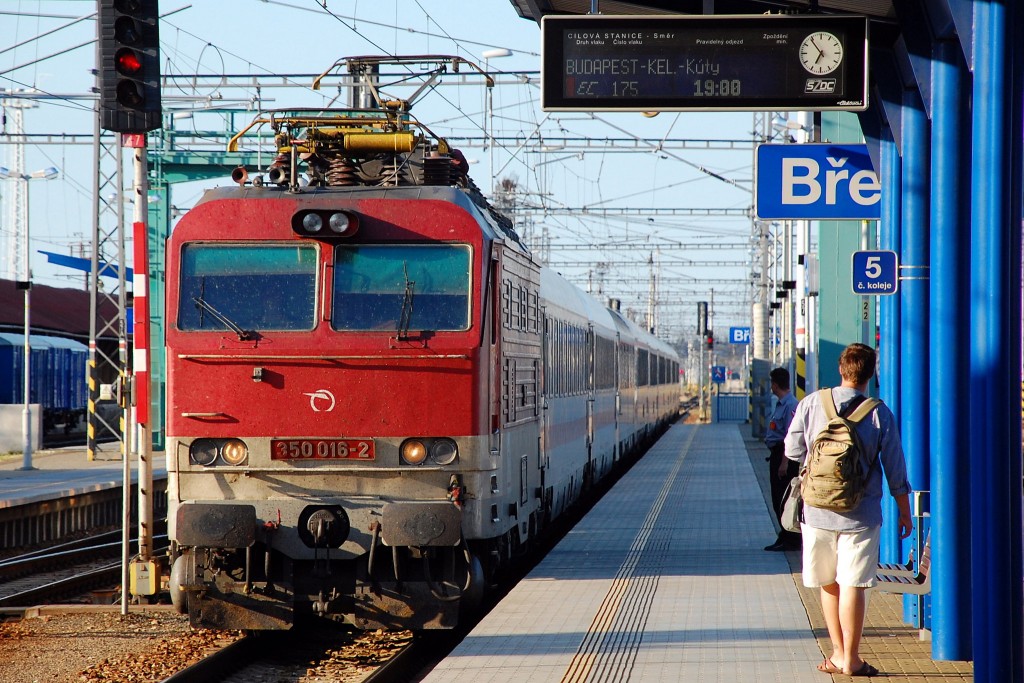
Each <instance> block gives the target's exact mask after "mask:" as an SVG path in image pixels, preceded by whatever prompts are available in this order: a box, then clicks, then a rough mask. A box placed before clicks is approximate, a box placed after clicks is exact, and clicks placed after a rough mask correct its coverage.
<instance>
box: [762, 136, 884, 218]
mask: <svg viewBox="0 0 1024 683" xmlns="http://www.w3.org/2000/svg"><path fill="white" fill-rule="evenodd" d="M881 199H882V185H881V183H879V182H878V175H877V174H876V173H875V171H874V168H873V167H872V165H871V157H870V156H869V155H868V148H867V145H833V144H818V143H813V144H794V145H759V146H758V148H757V170H756V192H755V213H756V214H757V217H758V218H764V219H774V218H781V219H793V220H800V219H819V220H877V219H878V218H879V216H880V214H881Z"/></svg>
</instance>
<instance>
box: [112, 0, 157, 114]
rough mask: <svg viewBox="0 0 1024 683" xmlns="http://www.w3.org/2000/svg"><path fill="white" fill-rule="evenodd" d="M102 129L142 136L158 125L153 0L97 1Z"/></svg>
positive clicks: (155, 19) (155, 25)
mask: <svg viewBox="0 0 1024 683" xmlns="http://www.w3.org/2000/svg"><path fill="white" fill-rule="evenodd" d="M98 11H99V15H98V16H99V31H100V33H99V41H100V50H99V60H100V61H99V65H98V69H99V90H100V126H101V127H102V128H104V129H105V130H109V131H113V132H115V133H146V132H148V131H151V130H154V129H156V128H159V127H160V126H161V113H162V112H161V104H160V32H159V30H158V17H159V11H158V8H157V0H100V3H99V8H98Z"/></svg>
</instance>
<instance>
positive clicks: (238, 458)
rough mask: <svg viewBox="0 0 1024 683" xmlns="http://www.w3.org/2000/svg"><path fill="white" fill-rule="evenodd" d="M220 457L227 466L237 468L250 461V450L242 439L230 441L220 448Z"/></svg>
mask: <svg viewBox="0 0 1024 683" xmlns="http://www.w3.org/2000/svg"><path fill="white" fill-rule="evenodd" d="M220 457H221V458H223V459H224V462H226V463H227V464H229V465H232V466H235V467H237V466H238V465H243V464H245V461H246V460H248V459H249V448H248V447H247V446H246V445H245V443H243V442H242V440H241V439H228V440H227V441H225V442H224V445H223V446H221V447H220Z"/></svg>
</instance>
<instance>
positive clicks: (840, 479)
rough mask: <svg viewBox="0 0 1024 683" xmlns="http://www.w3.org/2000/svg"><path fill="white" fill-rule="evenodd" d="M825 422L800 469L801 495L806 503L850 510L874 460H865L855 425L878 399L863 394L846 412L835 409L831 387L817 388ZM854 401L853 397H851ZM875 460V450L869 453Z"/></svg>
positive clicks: (861, 490)
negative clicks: (856, 403)
mask: <svg viewBox="0 0 1024 683" xmlns="http://www.w3.org/2000/svg"><path fill="white" fill-rule="evenodd" d="M818 398H819V400H820V401H821V406H822V408H823V409H824V410H825V417H826V418H828V423H827V424H826V425H825V427H824V428H823V429H822V430H821V431H820V432H818V434H817V436H815V437H814V440H813V441H812V442H811V448H810V451H809V452H808V454H807V461H806V462H805V464H804V467H803V470H802V471H801V472H800V476H801V484H800V495H801V497H802V498H803V499H804V503H805V504H806V505H810V506H811V507H816V508H823V509H825V510H832V511H833V512H849V511H851V510H853V509H854V508H855V507H857V505H858V504H859V503H860V501H861V499H862V498H863V497H864V490H865V489H866V488H867V482H868V475H869V474H870V472H871V469H872V468H873V467H874V462H873V461H872V462H871V464H870V465H869V464H868V459H867V457H866V455H865V453H864V447H863V445H862V444H861V442H860V437H858V436H857V430H856V429H855V426H856V425H857V424H858V423H859V422H860V421H861V420H863V419H864V418H866V417H867V416H868V415H870V414H871V411H873V410H874V409H875V408H876V407H877V406H878V405H879V404H880V403H881V401H879V400H878V399H877V398H865V399H864V400H863V401H862V402H861V403H860V404H859V405H857V406H856V408H855V409H854V410H853V412H851V413H850V414H849V415H848V416H843V415H840V414H839V413H838V412H837V411H836V403H835V399H834V397H833V396H832V390H831V389H822V390H821V391H819V392H818ZM854 400H855V401H856V399H854ZM872 455H874V456H875V458H874V459H875V460H877V454H872Z"/></svg>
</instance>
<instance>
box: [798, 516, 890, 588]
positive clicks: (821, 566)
mask: <svg viewBox="0 0 1024 683" xmlns="http://www.w3.org/2000/svg"><path fill="white" fill-rule="evenodd" d="M801 529H802V531H803V541H804V571H803V577H804V585H805V586H807V587H808V588H820V587H821V586H828V585H831V584H833V583H838V584H839V585H840V586H853V587H857V588H870V587H871V586H874V585H875V583H877V582H876V580H875V573H876V572H877V571H878V539H879V538H880V537H881V535H882V529H881V527H873V528H871V529H864V530H862V531H829V530H827V529H815V528H814V527H810V526H807V525H806V524H802V525H801Z"/></svg>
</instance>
